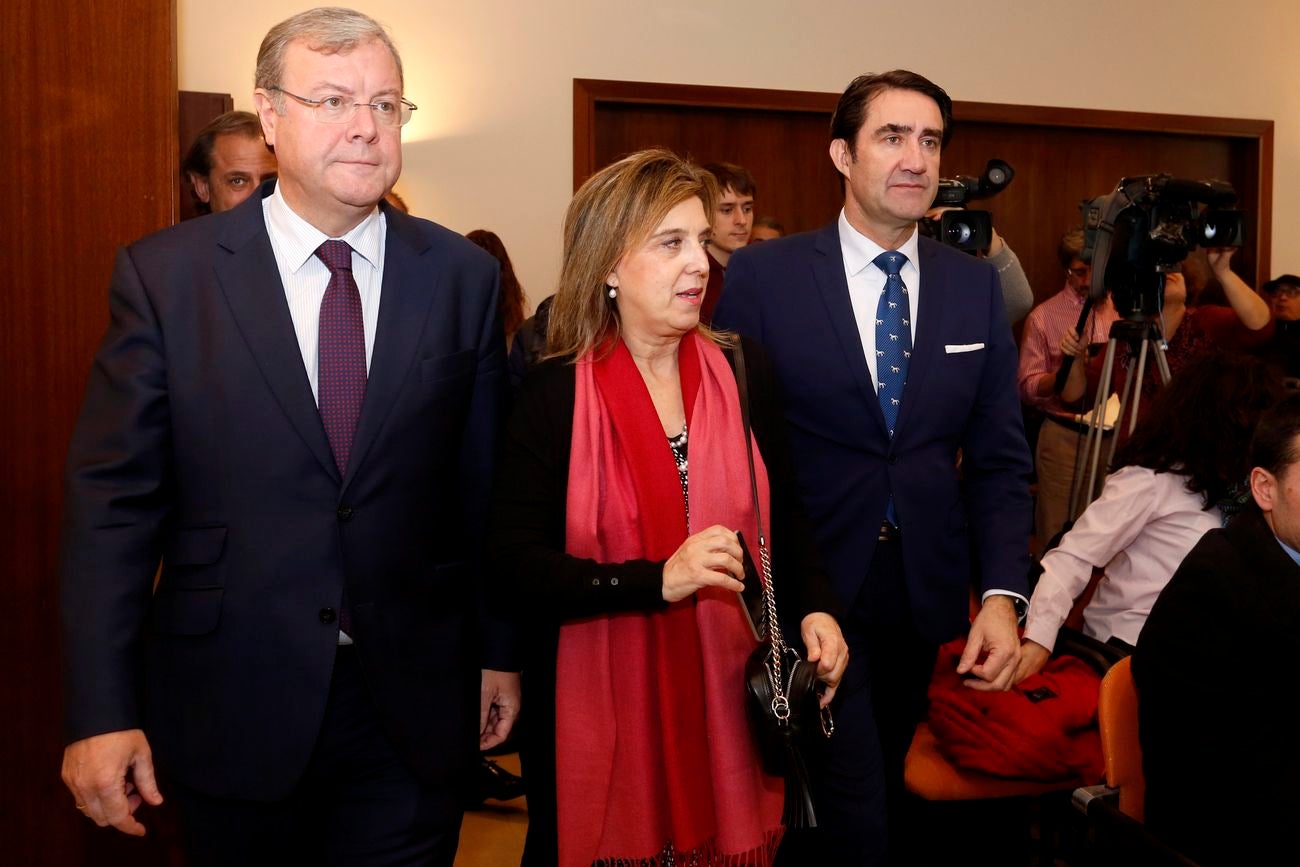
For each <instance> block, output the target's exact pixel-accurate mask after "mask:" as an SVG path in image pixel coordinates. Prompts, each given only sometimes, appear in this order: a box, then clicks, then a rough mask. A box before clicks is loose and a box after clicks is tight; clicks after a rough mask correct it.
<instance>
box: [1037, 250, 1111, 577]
mask: <svg viewBox="0 0 1300 867" xmlns="http://www.w3.org/2000/svg"><path fill="white" fill-rule="evenodd" d="M1083 246H1084V234H1083V228H1082V227H1075V228H1073V229H1070V230H1069V231H1067V232H1066V233H1065V234H1064V235H1062V236H1061V242H1060V243H1059V244H1058V245H1057V248H1056V256H1057V258H1058V259H1059V260H1060V262H1061V267H1062V268H1064V269H1065V286H1064V287H1062V289H1061V291H1060V292H1057V293H1056V294H1055V295H1053V296H1052V297H1051V298H1048V299H1047V300H1046V301H1044V302H1043V303H1042V304H1039V305H1038V306H1037V307H1035V308H1034V309H1033V311H1031V312H1030V314H1029V318H1028V319H1026V320H1025V328H1024V331H1023V333H1022V334H1021V336H1020V367H1019V369H1018V371H1017V373H1016V384H1017V387H1018V388H1019V390H1020V399H1021V401H1023V402H1024V403H1026V404H1028V405H1029V406H1031V407H1033V408H1035V409H1036V410H1038V411H1039V412H1041V413H1042V414H1043V416H1044V419H1045V421H1044V423H1043V426H1042V428H1041V429H1040V430H1039V432H1038V445H1037V447H1036V448H1035V450H1034V466H1035V468H1036V470H1037V473H1038V493H1037V496H1036V498H1035V501H1034V537H1035V539H1036V540H1037V542H1038V550H1039V551H1040V552H1041V551H1044V550H1046V549H1047V546H1048V543H1049V541H1050V540H1051V538H1052V536H1053V535H1055V534H1056V533H1057V532H1059V531H1060V529H1061V527H1063V526H1065V522H1066V521H1067V520H1069V519H1070V517H1071V515H1070V514H1069V509H1070V492H1071V487H1072V484H1073V482H1074V478H1075V474H1076V473H1075V466H1076V463H1077V458H1078V452H1079V444H1080V442H1081V441H1082V440H1083V434H1084V428H1083V427H1082V425H1081V424H1080V423H1079V422H1078V421H1076V420H1075V416H1076V415H1077V413H1078V412H1079V410H1080V409H1081V408H1082V407H1081V405H1080V402H1079V401H1078V400H1077V399H1076V401H1075V402H1073V403H1069V404H1067V403H1066V402H1064V401H1063V400H1061V398H1060V396H1058V395H1057V394H1056V375H1057V371H1059V370H1060V369H1061V361H1062V360H1063V359H1064V358H1065V357H1067V356H1076V357H1079V356H1081V355H1084V354H1085V353H1086V351H1087V349H1088V347H1089V345H1091V344H1104V343H1105V342H1106V341H1107V339H1108V338H1109V335H1110V326H1111V323H1112V322H1114V321H1115V319H1116V318H1117V314H1116V313H1115V307H1114V305H1112V304H1111V303H1110V298H1109V296H1107V297H1106V298H1104V299H1102V301H1100V302H1096V303H1094V304H1093V305H1092V307H1091V308H1089V313H1088V320H1087V323H1086V325H1085V327H1084V332H1085V333H1086V334H1087V335H1088V336H1087V339H1086V340H1085V339H1083V337H1082V336H1081V335H1080V334H1079V332H1077V331H1076V330H1075V329H1076V328H1077V327H1078V324H1079V317H1080V315H1082V312H1083V308H1084V305H1085V303H1086V301H1087V298H1088V283H1089V278H1090V277H1091V276H1092V269H1091V267H1090V266H1089V265H1088V264H1087V263H1086V262H1084V261H1083V259H1082V258H1080V257H1081V256H1082V255H1083ZM1085 363H1086V358H1084V360H1083V361H1081V362H1079V363H1076V364H1074V365H1072V366H1071V368H1070V373H1071V375H1072V376H1073V378H1074V379H1075V380H1076V383H1075V384H1076V387H1077V386H1079V385H1080V384H1082V383H1083V382H1085V381H1086V380H1085V377H1084V373H1085V370H1084V367H1085Z"/></svg>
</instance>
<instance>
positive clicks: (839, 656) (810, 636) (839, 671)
mask: <svg viewBox="0 0 1300 867" xmlns="http://www.w3.org/2000/svg"><path fill="white" fill-rule="evenodd" d="M800 632H801V633H802V635H803V646H804V648H805V649H806V650H807V651H808V656H807V659H808V661H809V662H815V663H817V679H818V680H820V681H821V682H822V683H824V684H826V691H825V692H823V693H822V697H821V706H822V707H826V705H828V704H830V703H831V699H832V698H834V697H835V689H836V688H837V687H838V686H839V685H840V678H842V677H844V669H846V668H848V666H849V646H848V644H847V643H845V641H844V633H843V632H841V631H840V625H839V624H838V623H836V622H835V618H834V617H831V616H830V615H829V614H826V613H825V612H822V611H814V612H813V613H812V614H809V615H808V616H807V617H805V618H804V619H803V623H802V624H801V625H800Z"/></svg>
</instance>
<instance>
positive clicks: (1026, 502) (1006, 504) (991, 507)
mask: <svg viewBox="0 0 1300 867" xmlns="http://www.w3.org/2000/svg"><path fill="white" fill-rule="evenodd" d="M981 270H985V269H981ZM986 270H987V279H988V280H990V281H992V286H991V287H990V288H989V289H988V291H987V294H986V296H985V297H987V298H988V304H989V309H988V312H987V316H988V323H989V330H988V334H989V337H988V346H987V348H986V355H987V362H986V364H985V368H984V371H983V375H982V376H981V378H980V383H979V393H978V394H977V395H976V399H975V403H974V405H973V406H972V408H971V413H970V416H969V418H968V419H967V423H966V429H965V433H964V436H963V440H962V464H961V467H962V485H963V496H964V499H965V503H966V517H967V521H968V522H969V523H970V526H971V528H972V536H973V538H974V539H975V543H976V546H977V552H976V556H977V560H976V564H977V572H976V574H977V576H978V581H979V591H980V593H981V594H983V593H984V592H987V591H989V590H1009V591H1013V592H1015V593H1019V594H1021V595H1022V596H1025V597H1026V598H1028V596H1029V542H1028V540H1029V535H1030V531H1031V525H1032V503H1031V500H1030V496H1029V473H1030V469H1031V461H1030V457H1029V446H1028V444H1027V443H1026V441H1025V429H1024V419H1023V416H1022V414H1021V410H1020V399H1019V396H1018V394H1017V392H1016V367H1017V364H1018V361H1019V358H1018V354H1017V352H1016V344H1015V341H1014V340H1012V338H1011V328H1010V326H1009V325H1008V324H1007V317H1006V311H1005V310H1004V308H1003V306H1002V291H1001V288H1000V287H999V285H998V278H997V274H996V273H995V272H994V271H993V270H992V269H986Z"/></svg>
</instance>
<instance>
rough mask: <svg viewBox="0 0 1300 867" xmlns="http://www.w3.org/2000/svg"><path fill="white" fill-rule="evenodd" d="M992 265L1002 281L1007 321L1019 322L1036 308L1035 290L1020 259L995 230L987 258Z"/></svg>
mask: <svg viewBox="0 0 1300 867" xmlns="http://www.w3.org/2000/svg"><path fill="white" fill-rule="evenodd" d="M986 258H987V259H988V262H989V264H990V265H992V266H993V267H994V268H997V269H998V279H999V280H1001V281H1002V303H1003V305H1004V306H1005V307H1006V308H1007V321H1008V322H1019V321H1020V320H1021V319H1024V318H1025V315H1026V314H1027V313H1029V309H1030V308H1031V307H1033V306H1034V290H1033V289H1032V288H1030V286H1029V278H1028V277H1026V276H1025V269H1024V268H1021V267H1020V259H1019V258H1017V256H1016V254H1015V252H1013V251H1012V249H1011V247H1010V246H1009V245H1008V244H1007V242H1006V241H1005V240H1003V238H1002V236H1001V235H999V234H998V230H997V229H994V230H993V240H992V242H991V243H990V244H989V252H988V255H987V257H986Z"/></svg>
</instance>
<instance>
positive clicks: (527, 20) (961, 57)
mask: <svg viewBox="0 0 1300 867" xmlns="http://www.w3.org/2000/svg"><path fill="white" fill-rule="evenodd" d="M303 8H306V7H305V4H303V3H301V2H289V0H220V2H213V0H179V2H178V19H179V20H178V27H179V53H180V87H181V89H182V90H199V91H219V92H229V93H232V94H234V98H235V106H236V107H237V108H250V109H251V108H252V96H251V94H252V77H253V64H254V61H255V58H256V55H257V47H258V45H259V43H260V41H261V37H262V35H263V34H264V33H265V32H266V31H267V29H268V28H269V27H271V26H272V25H273V24H275V23H276V22H277V21H280V20H282V19H284V18H287V17H288V16H290V15H292V14H294V13H296V12H298V11H300V10H301V9H303ZM358 8H360V9H362V11H365V12H367V13H368V14H370V15H373V16H374V17H375V18H377V19H379V20H380V21H382V22H383V23H385V24H386V25H388V26H389V28H390V29H391V30H392V32H393V34H394V36H395V38H396V40H397V44H398V47H399V49H400V50H401V52H402V60H403V63H404V65H405V67H406V92H407V95H408V97H409V98H410V99H412V100H413V101H414V102H416V103H417V104H418V105H419V106H420V110H419V111H418V112H417V113H416V119H415V120H413V121H412V122H411V124H410V126H408V127H407V128H406V130H405V131H404V136H405V140H406V146H405V169H404V171H403V173H402V179H401V180H400V181H399V182H398V187H397V189H398V191H399V192H401V193H402V195H403V196H404V197H405V198H406V200H407V201H408V203H409V204H410V205H411V207H412V210H413V211H414V212H415V213H417V214H420V215H422V216H427V217H429V218H431V219H434V220H437V221H438V222H441V223H443V224H444V225H447V226H449V227H451V228H453V229H455V230H457V231H461V232H467V231H469V230H471V229H475V228H490V229H493V230H494V231H496V232H497V233H498V234H500V235H501V237H502V239H503V240H504V241H505V243H506V246H507V247H508V249H509V250H510V255H511V257H512V258H513V260H514V262H515V267H516V270H517V271H518V272H519V275H520V279H521V281H522V282H523V284H524V287H525V289H526V290H527V291H528V293H529V295H530V297H531V298H532V299H533V300H534V301H536V300H539V299H541V298H542V297H544V296H546V295H547V294H549V293H550V292H551V291H552V290H553V288H554V287H553V283H554V280H555V275H556V273H557V271H558V267H559V252H560V240H559V238H560V225H561V222H562V220H563V215H564V208H565V206H566V205H567V204H568V201H569V197H570V195H571V194H572V189H573V188H572V171H573V169H572V165H573V157H572V103H573V97H572V80H573V79H574V78H606V79H626V80H635V81H658V82H671V83H682V84H713V85H728V86H738V87H760V88H780V89H792V90H816V91H828V92H839V91H840V90H842V89H843V87H844V85H845V84H846V83H847V82H848V81H849V79H851V78H852V77H853V76H854V75H856V74H858V73H860V72H866V71H873V70H874V71H879V70H885V69H891V68H895V67H906V68H909V69H914V70H916V71H918V72H921V73H922V74H924V75H926V76H928V77H930V78H932V79H933V80H935V81H937V82H938V83H939V84H941V85H943V86H944V87H945V88H946V89H947V90H948V92H949V93H950V94H951V95H952V97H953V98H954V99H958V100H974V101H982V102H1005V103H1018V104H1025V105H1047V106H1070V107H1081V108H1098V109H1114V110H1122V111H1146V112H1164V113H1174V114H1196V115H1215V116H1223V117H1246V118H1263V119H1271V120H1273V121H1275V123H1276V140H1275V141H1276V151H1275V164H1274V175H1273V182H1274V187H1273V189H1274V204H1273V268H1272V270H1273V273H1275V274H1276V273H1281V272H1283V271H1290V272H1293V273H1296V272H1300V243H1297V241H1296V240H1295V239H1296V238H1297V236H1300V195H1297V191H1298V190H1300V76H1296V75H1295V74H1294V72H1293V71H1292V69H1291V61H1290V57H1291V54H1292V52H1293V51H1294V48H1295V46H1296V45H1298V44H1300V3H1296V2H1295V0H1238V2H1236V3H1234V4H1232V5H1231V7H1230V14H1228V15H1223V14H1216V13H1215V11H1214V10H1216V9H1220V8H1222V4H1221V3H1219V2H1218V0H1185V2H1154V0H1093V2H1082V0H1076V2H1071V3H1066V2H1061V0H1038V2H1031V0H1021V2H1017V0H985V2H983V3H971V2H968V0H928V2H924V3H906V4H904V3H898V2H894V3H881V2H878V0H808V2H804V3H786V2H780V0H748V2H745V3H739V4H735V5H733V6H731V7H721V6H717V5H714V4H702V3H695V2H686V0H656V2H637V3H628V2H622V0H603V2H596V0H459V2H454V3H453V2H438V0H368V2H365V3H363V4H358ZM1150 169H1151V167H1148V166H1134V171H1135V172H1141V171H1148V170H1150ZM1052 231H1055V229H1052Z"/></svg>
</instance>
